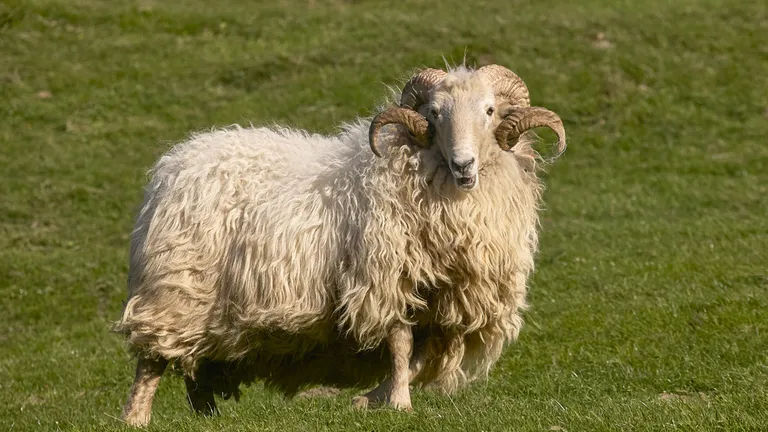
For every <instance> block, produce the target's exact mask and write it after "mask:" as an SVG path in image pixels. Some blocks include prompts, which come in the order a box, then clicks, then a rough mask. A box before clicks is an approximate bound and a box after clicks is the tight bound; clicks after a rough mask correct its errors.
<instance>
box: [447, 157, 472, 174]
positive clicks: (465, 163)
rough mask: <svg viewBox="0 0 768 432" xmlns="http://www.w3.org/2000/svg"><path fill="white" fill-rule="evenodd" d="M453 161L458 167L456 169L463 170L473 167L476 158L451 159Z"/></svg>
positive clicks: (454, 165)
mask: <svg viewBox="0 0 768 432" xmlns="http://www.w3.org/2000/svg"><path fill="white" fill-rule="evenodd" d="M451 163H452V164H453V167H454V168H455V169H456V171H462V172H463V171H466V170H467V169H469V168H471V167H472V165H473V164H474V163H475V158H471V159H465V160H458V159H454V160H452V161H451Z"/></svg>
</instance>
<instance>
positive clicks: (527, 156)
mask: <svg viewBox="0 0 768 432" xmlns="http://www.w3.org/2000/svg"><path fill="white" fill-rule="evenodd" d="M509 152H510V153H512V154H513V155H514V156H515V159H516V160H517V163H518V164H520V167H522V168H523V169H524V170H525V171H526V172H529V173H532V172H536V156H537V155H536V150H534V149H533V147H531V145H530V144H529V143H527V142H522V143H519V144H518V145H516V146H514V147H512V148H511V149H509Z"/></svg>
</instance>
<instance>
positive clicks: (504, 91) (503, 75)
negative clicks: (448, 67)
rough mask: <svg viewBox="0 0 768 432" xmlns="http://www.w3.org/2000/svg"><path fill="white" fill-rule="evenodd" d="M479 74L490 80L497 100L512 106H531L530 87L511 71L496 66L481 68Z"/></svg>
mask: <svg viewBox="0 0 768 432" xmlns="http://www.w3.org/2000/svg"><path fill="white" fill-rule="evenodd" d="M477 73H479V74H480V75H483V76H484V77H485V78H486V79H487V80H488V83H489V84H490V85H491V88H492V89H493V90H494V93H496V97H497V98H499V99H501V100H502V101H504V102H507V103H509V104H511V105H517V106H522V107H528V106H531V97H530V96H529V95H528V86H526V85H525V83H524V82H523V80H522V79H521V78H520V77H519V76H517V75H516V74H515V73H514V72H512V71H511V70H509V69H507V68H505V67H504V66H499V65H495V64H494V65H488V66H483V67H481V68H480V69H478V70H477Z"/></svg>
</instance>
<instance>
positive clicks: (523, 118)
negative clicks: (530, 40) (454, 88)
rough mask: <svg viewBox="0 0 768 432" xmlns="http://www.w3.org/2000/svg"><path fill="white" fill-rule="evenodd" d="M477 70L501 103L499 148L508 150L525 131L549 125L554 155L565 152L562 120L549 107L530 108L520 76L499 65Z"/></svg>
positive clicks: (498, 130)
mask: <svg viewBox="0 0 768 432" xmlns="http://www.w3.org/2000/svg"><path fill="white" fill-rule="evenodd" d="M477 72H478V73H480V74H482V75H484V76H485V78H486V79H487V80H488V81H489V84H490V85H491V87H492V88H493V89H494V93H495V94H496V98H497V99H499V100H501V102H502V103H501V106H500V107H499V109H498V110H497V112H498V113H499V116H500V117H501V118H502V121H501V123H500V124H499V126H498V127H497V128H496V132H495V136H496V141H497V142H498V144H499V147H501V149H502V150H504V151H507V150H510V149H511V148H512V147H514V146H515V144H517V142H518V140H519V139H520V136H521V135H522V134H523V133H524V132H525V131H527V130H530V129H534V128H537V127H548V128H550V129H552V130H553V131H554V132H555V133H556V134H557V153H556V154H555V157H557V156H560V155H561V154H562V153H563V152H564V151H565V147H566V143H565V128H564V127H563V121H562V120H560V117H559V116H558V115H557V114H555V113H554V112H552V111H550V110H548V109H545V108H539V107H531V100H530V96H529V94H528V87H527V86H526V85H525V83H524V82H523V80H522V79H520V77H519V76H517V75H516V74H515V73H514V72H512V71H511V70H509V69H507V68H505V67H504V66H499V65H488V66H483V67H481V68H480V69H478V71H477Z"/></svg>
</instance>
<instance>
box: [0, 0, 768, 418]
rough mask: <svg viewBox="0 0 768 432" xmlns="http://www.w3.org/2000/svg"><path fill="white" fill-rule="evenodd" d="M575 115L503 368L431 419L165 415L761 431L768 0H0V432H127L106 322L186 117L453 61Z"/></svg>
mask: <svg viewBox="0 0 768 432" xmlns="http://www.w3.org/2000/svg"><path fill="white" fill-rule="evenodd" d="M465 52H466V59H467V62H468V63H470V64H485V63H489V62H494V63H500V64H503V65H506V66H508V67H510V68H511V69H513V70H514V71H516V72H517V73H518V74H520V75H521V76H522V77H523V78H524V79H525V80H526V82H527V83H528V85H529V87H530V88H531V92H532V99H533V102H534V104H536V105H541V106H546V107H549V108H551V109H553V110H554V111H556V112H557V113H559V114H560V115H561V116H562V117H563V119H564V121H565V124H566V128H567V130H568V133H569V141H570V146H569V149H568V151H567V153H566V155H565V156H564V157H563V158H561V159H560V160H559V161H558V163H557V164H556V165H554V166H552V167H550V168H549V169H548V173H547V175H546V177H547V178H546V182H547V186H548V192H547V194H546V202H547V209H546V212H545V213H544V214H543V226H544V227H543V228H544V229H543V235H542V243H541V252H540V254H539V257H538V268H537V273H536V275H535V277H534V279H533V281H532V284H531V291H530V297H529V299H530V303H531V304H532V309H531V310H530V311H529V312H528V313H527V314H526V322H527V325H526V326H525V328H524V329H523V332H522V334H521V336H520V340H519V343H517V344H515V345H513V346H511V347H510V348H509V350H508V351H507V354H506V355H505V356H504V357H503V359H502V361H501V362H500V363H499V364H498V366H497V367H496V369H495V370H494V371H493V373H492V374H491V376H490V379H489V380H488V381H487V382H484V383H480V384H478V385H475V386H473V387H471V388H470V389H468V390H466V391H462V392H460V393H459V394H457V395H455V396H453V397H452V398H445V397H441V396H438V395H434V394H431V393H427V392H421V391H417V392H415V394H414V405H415V408H416V412H415V413H412V414H405V413H398V412H393V411H389V410H379V411H371V412H362V413H361V412H356V411H353V410H352V409H351V408H350V398H351V396H352V395H354V394H355V393H356V391H354V390H349V391H345V392H343V393H342V394H341V395H339V396H336V397H333V398H329V399H302V400H293V401H287V400H284V399H283V398H282V397H280V396H278V395H276V394H273V393H269V392H266V391H264V390H263V389H262V388H259V387H258V386H256V387H253V388H250V389H246V391H245V395H244V398H243V400H242V401H241V402H240V403H239V404H235V403H233V402H229V403H223V404H222V405H221V408H222V411H223V413H222V415H221V416H220V417H217V418H213V419H199V418H195V417H193V416H191V415H190V414H189V412H188V408H187V405H186V402H185V400H184V392H183V383H182V381H181V380H179V379H173V378H172V377H170V376H167V377H166V378H164V380H163V381H162V383H161V386H160V390H159V393H158V396H157V398H156V401H155V406H154V416H153V423H152V425H151V427H150V429H151V430H157V431H163V430H167V431H196V430H228V431H230V430H231V431H237V430H243V431H244V430H273V431H288V430H297V431H298V430H301V431H303V430H333V431H336V430H376V431H388V430H463V431H474V430H525V431H529V430H530V431H548V430H567V431H592V430H648V431H658V430H728V431H737V430H753V431H759V430H768V308H767V307H768V172H767V171H766V170H768V6H766V4H765V3H764V2H759V1H745V0H742V1H738V0H737V1H734V0H698V1H696V0H678V1H674V2H670V1H662V0H635V1H629V0H626V1H607V0H605V1H603V0H584V1H579V2H557V1H550V0H539V1H525V0H521V1H488V0H483V1H477V2H469V1H456V0H445V1H441V2H425V1H417V0H406V1H399V2H376V1H341V0H337V1H323V0H317V1H313V0H310V1H298V0H282V1H274V2H266V1H265V2H246V1H235V0H223V1H222V0H219V1H216V2H203V1H199V0H198V1H194V0H187V1H182V0H175V1H160V0H157V1H153V0H138V1H137V0H131V1H123V2H109V1H104V0H100V1H99V0H67V1H65V0H2V1H1V2H0V429H1V430H13V431H17V430H57V429H62V430H118V429H121V428H123V426H122V424H121V422H120V421H119V420H118V417H119V414H120V408H121V405H122V403H123V401H124V398H125V396H126V394H127V391H128V387H129V385H130V383H131V380H132V373H133V366H134V363H133V361H132V359H131V358H130V357H129V355H128V354H127V353H126V351H125V349H124V347H123V345H122V342H121V340H120V339H119V338H118V337H117V336H116V335H114V334H111V333H109V330H108V329H109V325H110V322H111V321H113V320H114V319H116V318H117V317H118V315H119V312H120V308H121V303H122V301H123V300H124V298H125V278H126V271H127V252H128V242H127V239H128V234H129V232H130V229H131V224H132V219H133V216H134V211H135V210H136V208H137V206H138V204H139V203H140V198H141V189H142V186H143V183H144V182H145V180H146V178H145V172H146V170H147V169H148V168H149V166H150V165H151V164H152V162H153V161H154V160H155V159H156V158H157V157H158V156H159V155H160V154H161V153H162V152H163V151H164V150H166V149H168V148H169V146H170V145H171V144H172V143H173V142H176V141H179V140H181V139H183V138H184V137H185V136H186V134H187V133H188V132H190V131H193V130H200V129H205V128H210V127H212V126H217V125H218V126H223V125H228V124H232V123H241V124H248V122H252V123H254V124H265V123H272V122H279V123H286V124H292V125H296V126H300V127H305V128H311V129H314V130H317V131H322V132H333V131H334V130H335V128H336V125H337V124H338V123H339V122H341V121H343V120H348V119H351V118H353V117H354V116H356V115H370V114H371V113H372V109H373V107H375V106H376V104H377V103H378V102H380V101H381V100H382V96H383V95H384V94H385V93H386V91H387V90H386V85H387V84H398V83H401V82H402V81H403V79H405V78H406V77H407V76H408V74H409V72H410V71H411V70H412V69H413V68H416V67H420V66H433V67H435V66H437V67H440V66H442V65H443V59H442V56H445V57H446V58H447V59H448V60H449V61H453V62H460V61H461V60H462V58H463V57H464V53H465Z"/></svg>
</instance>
